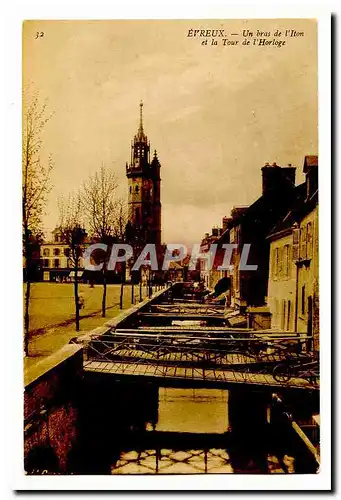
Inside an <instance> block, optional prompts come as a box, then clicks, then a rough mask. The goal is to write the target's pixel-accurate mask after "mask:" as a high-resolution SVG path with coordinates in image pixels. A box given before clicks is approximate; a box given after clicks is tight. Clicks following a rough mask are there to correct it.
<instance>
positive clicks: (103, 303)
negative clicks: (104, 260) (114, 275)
mask: <svg viewBox="0 0 341 500" xmlns="http://www.w3.org/2000/svg"><path fill="white" fill-rule="evenodd" d="M106 302H107V272H106V269H104V265H103V296H102V318H105V312H106Z"/></svg>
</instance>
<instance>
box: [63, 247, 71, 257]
mask: <svg viewBox="0 0 341 500" xmlns="http://www.w3.org/2000/svg"><path fill="white" fill-rule="evenodd" d="M64 255H65V257H69V256H70V248H64Z"/></svg>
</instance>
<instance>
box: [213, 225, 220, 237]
mask: <svg viewBox="0 0 341 500" xmlns="http://www.w3.org/2000/svg"><path fill="white" fill-rule="evenodd" d="M212 236H219V230H218V228H217V227H213V228H212Z"/></svg>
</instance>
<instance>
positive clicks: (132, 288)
mask: <svg viewBox="0 0 341 500" xmlns="http://www.w3.org/2000/svg"><path fill="white" fill-rule="evenodd" d="M131 304H132V305H134V278H133V273H132V274H131Z"/></svg>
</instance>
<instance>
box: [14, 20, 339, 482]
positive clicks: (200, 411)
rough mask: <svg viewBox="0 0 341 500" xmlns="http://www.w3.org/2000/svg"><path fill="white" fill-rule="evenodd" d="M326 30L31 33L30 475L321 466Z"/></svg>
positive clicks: (25, 198) (235, 25)
mask: <svg viewBox="0 0 341 500" xmlns="http://www.w3.org/2000/svg"><path fill="white" fill-rule="evenodd" d="M318 24H319V23H318V20H317V19H312V18H311V19H308V18H299V17H297V18H268V19H262V18H259V19H255V18H245V19H242V18H239V19H238V18H236V19H159V20H157V19H149V20H148V19H136V20H129V19H122V20H117V19H116V20H114V19H113V20H109V19H107V20H105V19H103V20H25V21H24V22H23V23H22V281H23V283H22V303H23V308H22V312H23V313H22V314H23V319H22V324H23V331H22V355H21V356H22V357H23V368H24V376H23V382H24V387H23V403H24V405H23V406H24V410H23V413H24V414H23V439H22V441H23V456H22V469H23V474H24V475H25V476H26V477H28V476H43V475H44V476H96V475H97V476H117V475H120V476H130V477H131V479H130V481H131V482H132V483H133V482H134V481H136V480H138V478H139V477H140V476H143V475H148V476H155V475H161V476H165V475H168V476H169V477H171V476H172V475H173V476H176V475H184V476H190V475H192V476H198V477H199V476H201V475H218V476H219V477H223V478H224V482H225V487H224V488H225V489H229V486H228V484H229V483H228V482H229V478H230V477H231V475H234V474H238V475H247V476H248V477H249V475H262V476H269V475H283V477H284V476H285V477H289V476H290V475H301V476H302V475H304V477H306V476H308V478H309V477H313V476H315V475H318V474H319V473H320V471H321V468H322V469H323V466H324V464H323V459H324V456H326V455H323V454H321V452H320V434H321V433H320V418H321V415H320V413H321V411H322V410H321V403H320V373H321V372H322V373H323V369H324V367H323V366H322V365H321V363H320V330H321V328H320V271H319V268H320V266H319V255H320V244H319V242H320V238H319V231H320V230H319V178H320V172H319V120H318V109H319V94H318V76H319V72H318V59H319V57H321V55H320V54H319V52H318ZM322 163H323V162H322ZM321 168H322V172H323V171H324V169H325V168H330V167H328V166H326V165H324V164H322V166H321ZM322 175H323V173H322ZM324 335H326V336H329V335H330V332H329V333H328V332H324ZM321 343H323V340H321ZM329 369H330V368H329ZM321 390H323V389H322V386H321ZM327 392H328V388H327ZM322 413H323V412H322ZM322 418H323V415H322ZM321 457H322V458H321ZM325 463H326V462H325ZM214 477H216V476H214ZM151 480H152V479H150V481H151ZM113 481H114V478H113ZM113 484H114V483H113ZM159 484H160V483H159ZM113 488H114V486H113ZM242 488H243V486H242V485H241V486H240V489H242ZM128 489H129V488H128Z"/></svg>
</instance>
